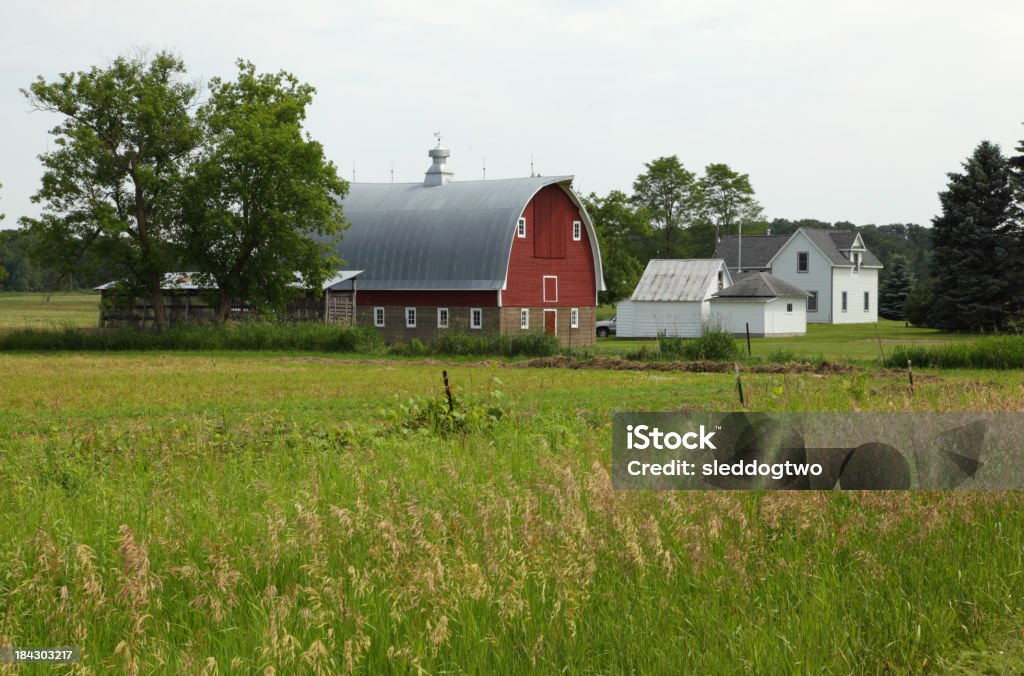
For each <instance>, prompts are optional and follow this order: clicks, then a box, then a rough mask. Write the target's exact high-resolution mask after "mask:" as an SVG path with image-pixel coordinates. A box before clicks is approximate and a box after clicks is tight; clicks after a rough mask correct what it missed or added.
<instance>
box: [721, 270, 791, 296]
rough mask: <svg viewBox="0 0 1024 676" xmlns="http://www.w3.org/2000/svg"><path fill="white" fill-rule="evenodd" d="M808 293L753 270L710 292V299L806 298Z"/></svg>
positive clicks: (772, 276) (765, 273)
mask: <svg viewBox="0 0 1024 676" xmlns="http://www.w3.org/2000/svg"><path fill="white" fill-rule="evenodd" d="M810 295H811V294H809V293H807V292H806V291H804V290H803V289H801V288H799V287H797V286H794V285H792V284H790V283H789V282H787V281H784V280H781V279H779V278H778V277H775V276H774V275H770V274H768V273H767V272H755V273H753V274H750V275H746V276H744V277H743V279H741V280H740V281H738V282H736V283H735V284H733V285H732V286H729V287H726V288H724V289H722V290H721V291H719V292H718V293H715V294H712V296H711V299H712V300H714V299H716V298H721V299H723V300H739V299H743V298H778V297H780V296H786V297H788V296H796V297H799V298H807V297H808V296H810Z"/></svg>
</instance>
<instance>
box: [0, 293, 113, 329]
mask: <svg viewBox="0 0 1024 676" xmlns="http://www.w3.org/2000/svg"><path fill="white" fill-rule="evenodd" d="M99 304H100V294H99V293H95V292H91V291H79V292H70V293H63V292H58V293H52V294H47V293H35V292H32V293H0V332H2V331H9V330H11V329H21V328H33V329H38V328H58V329H59V328H63V327H65V326H75V327H93V326H96V325H97V324H98V323H99Z"/></svg>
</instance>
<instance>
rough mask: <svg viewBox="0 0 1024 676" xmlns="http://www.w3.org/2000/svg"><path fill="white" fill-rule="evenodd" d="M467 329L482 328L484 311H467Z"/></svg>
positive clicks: (477, 309)
mask: <svg viewBox="0 0 1024 676" xmlns="http://www.w3.org/2000/svg"><path fill="white" fill-rule="evenodd" d="M469 328H471V329H482V328H484V311H483V310H481V309H480V308H478V307H475V308H470V310H469Z"/></svg>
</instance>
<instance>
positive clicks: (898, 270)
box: [878, 254, 914, 319]
mask: <svg viewBox="0 0 1024 676" xmlns="http://www.w3.org/2000/svg"><path fill="white" fill-rule="evenodd" d="M913 286H914V276H913V275H912V274H911V273H910V271H909V270H908V268H907V259H906V258H904V257H903V256H902V255H900V254H893V256H892V257H891V258H890V259H889V262H888V264H887V265H886V269H885V270H883V271H882V283H881V286H880V288H879V290H878V314H879V315H880V316H882V317H884V318H886V319H906V318H907V314H906V310H905V308H904V304H905V303H906V300H907V294H908V293H909V292H910V289H911V288H912V287H913Z"/></svg>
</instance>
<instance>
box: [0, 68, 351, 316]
mask: <svg viewBox="0 0 1024 676" xmlns="http://www.w3.org/2000/svg"><path fill="white" fill-rule="evenodd" d="M237 68H238V70H237V75H236V77H235V78H234V79H222V78H216V77H215V78H212V79H211V80H210V82H209V84H208V86H207V87H205V88H201V87H200V86H198V85H197V84H195V83H194V82H192V81H191V80H189V78H188V73H187V70H186V68H185V64H184V63H183V62H182V60H181V59H179V58H178V57H176V56H174V55H173V54H170V53H168V52H159V53H156V54H153V55H150V54H147V53H140V54H136V55H132V56H122V57H119V58H117V59H116V60H114V61H113V62H112V63H110V64H109V65H108V66H106V67H93V68H92V69H90V70H88V71H79V72H75V73H63V74H61V75H60V76H59V77H58V78H57V79H56V80H54V81H46V80H45V79H44V78H43V77H39V78H38V79H37V80H36V81H35V82H34V83H32V84H31V85H30V86H29V87H28V88H27V89H24V90H22V93H23V94H24V96H25V97H26V98H27V99H28V101H29V103H30V104H31V106H32V107H33V108H34V109H35V110H38V111H45V112H50V113H55V114H59V115H60V117H61V119H60V122H59V124H58V125H57V126H56V127H54V128H53V129H52V130H51V131H50V134H51V135H52V136H53V138H54V142H53V145H54V150H52V151H50V152H47V153H45V154H43V155H42V156H40V160H41V162H42V164H43V169H44V172H43V177H42V185H41V187H40V189H39V190H38V191H37V192H36V194H35V195H34V196H33V197H32V199H33V201H34V202H36V203H38V204H41V205H42V214H41V216H40V217H38V218H28V217H25V218H22V219H20V224H21V226H22V227H21V230H20V231H19V232H18V233H17V234H15V235H6V234H5V237H4V238H3V240H0V256H6V254H5V253H4V251H8V252H9V253H10V252H14V253H13V255H12V256H11V258H24V254H26V253H27V254H28V255H29V257H30V258H31V259H32V261H33V262H34V264H35V265H37V266H39V267H40V268H41V269H43V270H47V271H49V272H48V273H47V274H49V275H50V278H48V279H46V280H45V281H47V282H52V283H53V285H54V286H59V285H61V284H67V283H68V281H69V280H75V281H82V280H85V279H93V280H94V279H95V276H96V274H97V271H98V270H102V273H103V274H104V275H105V276H107V279H111V278H113V279H117V280H119V287H118V288H119V290H120V292H121V293H123V294H125V295H126V296H132V297H134V296H149V297H151V298H152V299H153V305H154V308H155V314H156V323H157V325H158V326H159V327H161V328H163V327H165V326H166V325H167V318H166V313H165V309H164V305H163V298H162V292H161V286H162V283H163V281H164V276H165V275H166V274H167V273H170V272H174V271H180V270H189V271H192V272H197V273H200V275H201V276H202V277H203V278H205V280H207V281H208V282H211V283H212V285H215V286H216V288H217V289H218V291H217V294H218V298H217V318H218V319H219V320H223V319H225V318H226V317H227V315H228V312H229V310H230V306H231V300H232V299H233V298H243V299H246V300H248V301H249V302H251V303H253V304H254V305H255V306H257V307H266V308H268V309H274V308H280V307H282V306H283V304H284V302H285V301H286V300H287V298H288V297H289V296H290V295H292V294H294V293H296V289H297V287H307V288H314V289H315V288H319V286H320V284H321V283H322V281H323V280H325V279H326V278H327V277H328V276H329V275H330V274H332V273H333V272H334V271H336V270H337V269H338V267H339V265H340V263H341V261H339V260H338V258H337V257H336V256H335V255H334V253H333V251H334V248H335V247H334V245H335V243H336V242H337V240H338V238H339V237H340V233H341V231H342V230H343V229H344V218H343V215H342V212H341V207H340V206H339V199H340V198H342V197H343V196H344V195H345V194H346V193H347V190H348V185H347V183H345V181H344V180H342V179H341V178H340V177H339V175H338V172H337V170H336V168H335V166H334V165H333V164H332V163H331V162H330V161H328V160H327V159H326V158H325V156H324V152H323V147H322V146H321V145H320V144H319V143H318V142H316V141H314V140H313V139H312V138H310V137H309V135H308V133H306V132H305V131H304V129H303V123H304V121H305V118H306V110H307V107H308V106H309V105H310V103H311V101H312V98H313V95H314V93H315V89H314V88H313V87H312V86H310V85H308V84H304V83H302V82H300V81H299V80H298V79H296V78H295V77H294V76H293V75H291V74H290V73H287V72H284V71H281V72H278V73H258V72H257V71H256V68H255V66H254V65H253V64H251V63H249V62H247V61H242V60H240V61H238V62H237ZM3 260H4V268H5V270H7V259H6V257H5V258H4V259H3ZM11 262H12V263H14V262H15V261H13V260H12V261H11ZM30 272H31V271H29V270H22V271H19V284H21V285H26V284H28V285H35V284H37V283H39V282H40V281H42V280H38V279H32V280H29V279H28V278H29V277H30ZM5 276H7V277H10V275H9V270H8V274H7V275H5ZM297 282H300V283H299V284H298V285H297Z"/></svg>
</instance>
